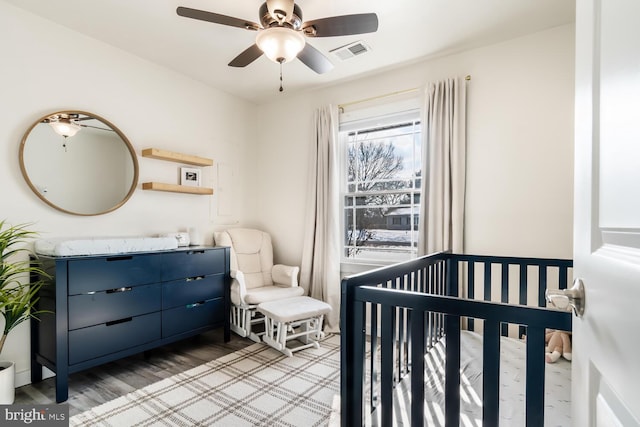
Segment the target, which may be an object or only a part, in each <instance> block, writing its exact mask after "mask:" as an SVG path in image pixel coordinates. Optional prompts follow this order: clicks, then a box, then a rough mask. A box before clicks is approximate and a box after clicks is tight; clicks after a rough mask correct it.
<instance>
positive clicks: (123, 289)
mask: <svg viewBox="0 0 640 427" xmlns="http://www.w3.org/2000/svg"><path fill="white" fill-rule="evenodd" d="M131 289H132V288H131V286H123V287H121V288H114V289H108V290H107V293H108V294H115V293H119V292H129V291H130V290H131Z"/></svg>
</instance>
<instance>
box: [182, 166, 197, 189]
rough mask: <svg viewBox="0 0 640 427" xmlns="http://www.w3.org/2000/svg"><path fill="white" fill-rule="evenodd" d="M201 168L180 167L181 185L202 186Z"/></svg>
mask: <svg viewBox="0 0 640 427" xmlns="http://www.w3.org/2000/svg"><path fill="white" fill-rule="evenodd" d="M200 172H201V171H200V169H197V168H180V185H186V186H188V187H200Z"/></svg>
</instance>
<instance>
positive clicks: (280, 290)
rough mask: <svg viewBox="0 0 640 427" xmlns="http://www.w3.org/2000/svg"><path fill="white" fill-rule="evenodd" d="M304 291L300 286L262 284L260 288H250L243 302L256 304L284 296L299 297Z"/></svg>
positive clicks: (283, 297)
mask: <svg viewBox="0 0 640 427" xmlns="http://www.w3.org/2000/svg"><path fill="white" fill-rule="evenodd" d="M303 293H304V289H302V288H301V287H300V286H296V287H293V288H292V287H290V286H278V285H274V286H263V287H262V288H255V289H251V291H249V292H247V294H246V295H245V297H244V301H245V303H247V304H249V305H257V304H260V303H263V302H268V301H276V300H280V299H285V298H293V297H299V296H301V295H302V294H303Z"/></svg>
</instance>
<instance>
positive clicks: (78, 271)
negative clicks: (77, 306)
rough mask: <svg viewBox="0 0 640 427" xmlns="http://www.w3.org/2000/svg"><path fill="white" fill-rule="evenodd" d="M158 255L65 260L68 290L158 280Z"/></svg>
mask: <svg viewBox="0 0 640 427" xmlns="http://www.w3.org/2000/svg"><path fill="white" fill-rule="evenodd" d="M161 269H162V256H161V255H160V254H149V255H122V256H111V257H100V258H91V259H86V260H72V261H69V278H68V283H69V294H70V295H76V294H85V293H89V292H97V291H106V290H107V289H114V288H121V287H127V286H136V285H145V284H149V283H155V282H159V281H160V273H161Z"/></svg>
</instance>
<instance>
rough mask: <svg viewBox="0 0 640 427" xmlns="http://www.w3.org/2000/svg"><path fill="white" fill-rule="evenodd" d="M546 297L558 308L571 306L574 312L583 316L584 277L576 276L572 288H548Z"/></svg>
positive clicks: (563, 308) (562, 308)
mask: <svg viewBox="0 0 640 427" xmlns="http://www.w3.org/2000/svg"><path fill="white" fill-rule="evenodd" d="M545 298H546V300H547V301H548V302H550V303H551V305H553V306H554V307H556V308H559V309H560V310H566V309H567V307H569V306H571V309H572V310H573V314H575V315H576V316H578V317H582V315H583V314H584V283H583V282H582V279H579V278H576V279H575V280H574V281H573V286H572V287H571V288H570V289H556V290H550V289H547V291H546V292H545Z"/></svg>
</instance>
